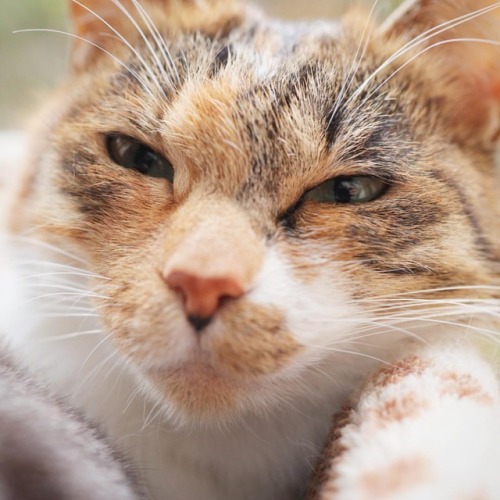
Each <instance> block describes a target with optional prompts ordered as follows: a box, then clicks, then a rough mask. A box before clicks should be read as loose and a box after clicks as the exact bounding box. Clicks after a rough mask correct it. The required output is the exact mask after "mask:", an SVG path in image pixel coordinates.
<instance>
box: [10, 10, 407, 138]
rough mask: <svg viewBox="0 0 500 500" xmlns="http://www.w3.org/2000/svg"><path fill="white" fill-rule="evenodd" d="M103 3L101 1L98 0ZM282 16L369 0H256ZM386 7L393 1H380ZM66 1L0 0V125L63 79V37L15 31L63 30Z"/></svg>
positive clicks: (25, 112) (316, 13) (18, 122)
mask: <svg viewBox="0 0 500 500" xmlns="http://www.w3.org/2000/svg"><path fill="white" fill-rule="evenodd" d="M102 1H106V0H102ZM256 1H257V2H258V3H260V4H261V5H262V6H263V7H264V8H265V9H266V10H267V11H268V12H269V13H271V14H273V15H277V16H280V17H286V18H317V17H330V18H331V17H335V16H338V15H339V14H340V13H341V12H342V11H344V10H345V9H346V8H347V7H348V6H349V5H351V4H353V3H357V4H362V5H363V4H364V5H368V6H370V5H371V3H372V1H373V0H358V1H357V2H355V0H310V1H304V0H256ZM379 3H381V5H382V7H381V9H382V10H383V11H384V10H385V11H388V10H389V9H390V8H392V7H393V6H394V4H396V3H398V1H397V0H382V1H381V2H379ZM66 8H67V7H66V0H0V12H1V15H0V68H1V69H0V129H18V128H22V127H23V125H24V123H25V122H26V121H27V119H28V117H29V116H30V115H31V114H32V113H33V111H34V110H35V109H36V108H37V107H38V105H39V104H38V103H39V102H40V100H41V99H43V96H44V95H45V94H46V93H47V92H48V91H49V90H50V89H51V88H53V87H54V85H55V84H56V83H57V82H58V81H59V80H60V79H61V78H62V75H63V74H64V71H65V66H66V62H67V44H68V37H65V36H63V35H60V34H55V33H17V34H14V33H13V31H15V30H20V29H27V28H51V29H59V30H65V29H67V23H66V19H65V18H66Z"/></svg>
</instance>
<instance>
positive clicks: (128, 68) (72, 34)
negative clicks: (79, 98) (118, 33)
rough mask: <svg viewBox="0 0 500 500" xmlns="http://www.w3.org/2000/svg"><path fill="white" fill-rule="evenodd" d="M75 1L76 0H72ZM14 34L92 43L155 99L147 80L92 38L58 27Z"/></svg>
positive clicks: (34, 29)
mask: <svg viewBox="0 0 500 500" xmlns="http://www.w3.org/2000/svg"><path fill="white" fill-rule="evenodd" d="M72 1H75V0H72ZM13 33H14V34H17V33H56V34H59V35H66V36H69V37H71V38H75V39H76V40H80V41H82V42H85V43H88V44H89V45H92V46H93V47H95V48H96V49H99V50H100V51H102V52H103V53H104V54H106V55H108V56H109V57H111V58H112V59H113V60H114V61H115V62H117V63H118V64H119V65H120V66H122V67H123V68H125V69H126V70H127V71H128V72H129V73H130V74H131V75H132V76H133V77H134V78H135V79H136V80H137V82H138V83H139V84H140V85H141V87H142V88H143V90H144V92H146V93H147V94H149V95H150V97H152V98H153V99H155V95H154V94H153V92H152V91H151V89H150V88H149V85H147V84H146V83H145V81H144V80H143V79H142V78H141V77H140V76H139V75H138V74H137V73H136V72H135V71H134V70H133V69H132V68H130V67H129V66H127V65H126V64H125V63H124V62H123V61H121V60H120V59H119V58H118V57H116V56H115V55H114V54H112V53H111V52H109V51H108V50H106V49H105V48H104V47H102V46H100V45H98V44H97V43H94V42H92V41H91V40H88V39H86V38H84V37H81V36H79V35H75V34H74V33H69V32H68V31H63V30H56V29H49V28H29V29H22V30H16V31H13Z"/></svg>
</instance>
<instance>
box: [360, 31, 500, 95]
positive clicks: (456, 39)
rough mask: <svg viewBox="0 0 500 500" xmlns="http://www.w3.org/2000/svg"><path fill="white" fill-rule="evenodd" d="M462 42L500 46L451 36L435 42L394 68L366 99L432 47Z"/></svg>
mask: <svg viewBox="0 0 500 500" xmlns="http://www.w3.org/2000/svg"><path fill="white" fill-rule="evenodd" d="M462 42H468V43H484V44H487V45H496V46H498V47H500V42H497V41H494V40H486V39H483V38H449V39H447V40H441V41H439V42H436V43H433V44H431V45H429V46H428V47H426V48H425V49H422V50H421V51H420V52H418V53H417V54H415V55H413V56H412V57H410V59H408V60H407V61H405V62H404V63H403V64H402V65H401V66H399V68H397V69H396V70H394V71H393V72H392V73H391V74H390V75H389V76H388V77H387V78H386V79H385V80H383V81H382V83H380V84H379V85H377V87H375V88H374V89H373V90H372V91H371V92H370V93H368V94H367V96H366V98H365V99H369V98H370V97H371V96H372V95H373V94H375V93H376V92H377V91H378V90H380V88H381V87H383V86H384V85H385V84H386V83H387V82H389V81H390V80H391V79H392V78H394V77H395V76H396V75H397V74H398V73H399V72H400V71H402V70H403V69H404V68H406V66H408V65H409V64H410V63H412V62H413V61H415V59H417V58H418V57H420V56H421V55H422V54H425V53H426V52H428V51H429V50H431V49H434V48H436V47H440V46H441V45H447V44H450V43H462Z"/></svg>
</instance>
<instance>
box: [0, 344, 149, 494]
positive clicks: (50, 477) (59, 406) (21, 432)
mask: <svg viewBox="0 0 500 500" xmlns="http://www.w3.org/2000/svg"><path fill="white" fill-rule="evenodd" d="M0 400H1V402H2V404H1V406H0V499H2V500H19V499H22V500H68V499H72V500H109V499H110V498H116V499H120V500H134V499H139V498H141V496H140V493H139V488H138V487H137V486H136V485H135V484H134V481H135V479H136V478H135V477H134V476H133V475H132V473H131V469H130V466H128V465H127V464H125V463H123V462H122V460H121V459H120V458H119V457H118V456H117V455H116V454H115V453H114V452H113V451H112V449H111V447H110V446H109V445H108V443H107V442H106V440H105V439H104V437H103V436H102V435H101V433H100V432H98V431H97V429H95V428H94V427H92V426H91V425H90V424H89V423H88V422H86V421H85V420H84V419H83V418H82V417H81V416H80V415H79V414H77V413H76V412H75V411H73V410H71V409H70V408H68V406H67V405H66V404H64V403H63V401H61V400H57V399H56V398H55V397H54V396H53V395H52V394H50V392H49V391H48V390H47V389H46V388H45V387H42V386H40V385H39V384H38V383H36V382H35V381H34V380H33V378H32V377H31V376H30V375H28V374H27V373H26V372H25V371H23V370H22V369H21V368H20V367H19V366H17V365H15V364H14V363H13V362H12V360H11V359H10V358H9V356H8V354H7V352H6V350H5V349H4V347H3V346H2V347H1V352H0ZM127 468H128V471H127Z"/></svg>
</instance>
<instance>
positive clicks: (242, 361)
mask: <svg viewBox="0 0 500 500" xmlns="http://www.w3.org/2000/svg"><path fill="white" fill-rule="evenodd" d="M457 5H458V3H457V2H454V1H451V0H450V1H449V2H448V1H439V2H438V1H424V0H422V1H420V2H417V1H415V2H411V3H410V4H406V5H405V7H404V8H403V9H401V10H399V11H398V12H397V13H395V14H394V15H393V16H392V17H391V18H390V19H389V20H387V21H386V22H385V23H384V24H382V25H377V24H375V23H372V21H371V20H370V19H368V17H367V16H362V15H360V14H353V15H351V16H348V17H346V18H345V19H344V21H343V22H341V23H338V24H335V23H311V24H304V23H299V24H293V23H290V24H287V23H279V22H276V21H271V20H268V19H266V18H265V17H264V16H263V15H262V14H261V13H260V12H259V11H258V10H255V9H253V8H250V7H248V6H245V5H242V4H239V3H236V2H233V1H231V0H204V1H189V0H184V1H183V0H177V1H174V0H170V1H169V0H144V1H143V2H141V3H138V2H136V1H134V0H122V1H121V2H119V1H115V0H95V1H91V0H82V4H80V3H79V2H77V1H76V0H75V1H74V2H72V3H71V4H70V8H71V14H72V21H73V26H74V29H75V35H76V36H77V37H78V38H77V39H76V41H75V43H74V47H73V52H72V62H73V71H72V74H71V76H70V77H69V79H68V81H67V82H66V83H65V85H64V87H63V88H62V90H61V91H60V93H59V94H58V96H57V98H56V99H55V102H54V104H53V105H52V106H51V110H50V112H49V113H48V114H47V115H46V123H45V128H44V131H43V134H44V136H43V138H42V139H41V140H39V143H38V144H37V146H36V155H35V156H36V158H35V161H34V162H33V168H32V171H31V177H30V178H29V181H27V186H25V189H24V190H23V192H22V195H21V196H23V197H24V198H23V200H24V201H23V205H24V207H23V208H22V209H21V211H23V213H25V214H29V215H27V217H28V219H29V220H30V222H29V223H30V225H33V226H37V227H39V228H40V229H38V230H39V231H40V232H41V234H42V235H43V234H45V235H57V236H58V237H60V238H62V239H63V240H64V241H67V242H70V243H71V244H72V245H73V246H75V245H76V246H77V247H78V248H79V249H81V250H82V251H83V253H84V254H85V255H86V257H87V258H88V262H89V267H90V269H91V270H92V271H94V272H95V273H98V274H99V275H101V276H103V277H104V278H106V279H105V280H97V281H96V283H94V286H95V289H96V290H97V291H98V292H99V296H100V297H101V298H100V299H97V307H98V310H99V312H100V313H101V316H102V320H103V322H104V324H105V326H106V329H107V330H108V331H109V332H110V333H111V334H112V336H111V337H112V340H113V342H114V344H115V345H116V347H117V349H119V350H120V351H121V352H122V353H124V354H125V356H126V357H128V358H129V359H130V362H131V363H132V364H133V365H134V366H135V367H136V368H137V370H138V372H140V373H141V374H142V376H143V377H144V378H145V379H146V380H147V381H148V382H149V384H150V385H151V386H152V387H154V388H155V390H156V391H157V393H160V394H162V397H164V398H165V401H166V402H167V406H168V408H169V409H171V410H172V411H173V412H174V413H176V414H177V415H180V416H191V417H195V418H197V417H199V418H202V419H205V418H206V419H210V417H213V416H215V417H217V419H219V420H220V418H221V417H224V416H227V417H231V416H235V415H238V414H239V413H242V412H245V411H247V410H248V409H249V408H257V409H262V408H264V407H266V406H269V404H270V403H271V402H272V401H275V400H276V401H277V400H280V399H281V398H286V397H287V395H288V394H290V393H292V392H293V391H297V390H299V387H300V390H306V391H307V390H312V389H311V387H307V386H305V385H304V384H302V381H303V380H304V377H305V374H307V373H309V372H311V373H315V374H316V376H317V377H319V378H321V377H325V378H327V379H328V377H330V376H331V373H333V372H334V369H337V368H338V369H339V370H340V368H339V367H343V368H342V370H344V372H345V373H347V372H348V371H349V370H351V369H353V370H355V367H356V363H357V360H358V359H361V354H362V355H363V356H370V355H375V356H379V355H382V354H381V353H380V352H379V351H377V350H376V346H377V344H379V343H382V341H381V340H380V339H382V338H384V335H385V334H387V333H391V334H394V335H395V336H396V337H398V336H399V337H401V338H405V337H409V336H414V335H417V336H418V335H424V334H426V333H428V332H429V331H434V332H435V333H436V334H438V333H439V328H440V325H441V323H442V322H451V323H454V322H458V321H459V318H460V317H461V315H463V314H465V315H467V307H466V306H467V304H469V303H470V300H473V299H476V298H479V299H481V298H483V299H484V298H488V297H491V296H494V294H495V293H496V294H497V296H498V287H496V288H495V284H498V267H495V266H498V256H499V252H500V245H499V244H500V242H499V232H498V221H499V220H500V209H499V204H498V200H497V197H498V194H499V193H498V185H495V182H496V180H495V178H496V174H495V170H494V152H495V148H496V144H497V139H498V135H499V130H500V125H499V120H500V113H499V102H500V90H499V89H500V65H499V57H500V56H499V54H500V53H499V50H498V47H497V46H495V45H494V43H495V40H493V39H492V37H493V36H494V35H497V36H498V32H497V30H496V28H497V27H498V24H495V23H498V19H499V14H498V13H499V11H500V9H499V8H498V4H497V5H496V7H495V5H494V4H493V2H491V1H472V0H469V1H464V2H460V3H459V5H460V8H459V7H457ZM492 5H493V7H491V8H490V9H488V6H492ZM478 9H483V10H482V11H478ZM473 11H477V12H476V13H475V14H471V13H472V12H473ZM461 16H463V17H461ZM455 19H456V21H452V20H455ZM437 26H439V27H437ZM479 38H482V39H484V40H483V41H480V40H477V39H479ZM458 39H467V40H463V41H459V40H458ZM473 39H475V40H473ZM434 299H435V300H434ZM439 306H442V309H441V310H438V309H436V308H437V307H439ZM416 310H419V312H416ZM436 310H437V311H438V312H437V313H434V311H436ZM439 311H441V312H439ZM436 318H437V319H436ZM457 328H458V327H457ZM461 331H463V329H462V330H461ZM352 351H356V352H359V353H361V354H360V355H358V356H357V355H356V354H355V353H354V354H350V353H351V352H352ZM316 369H317V372H315V370H316ZM342 370H341V371H342Z"/></svg>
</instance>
